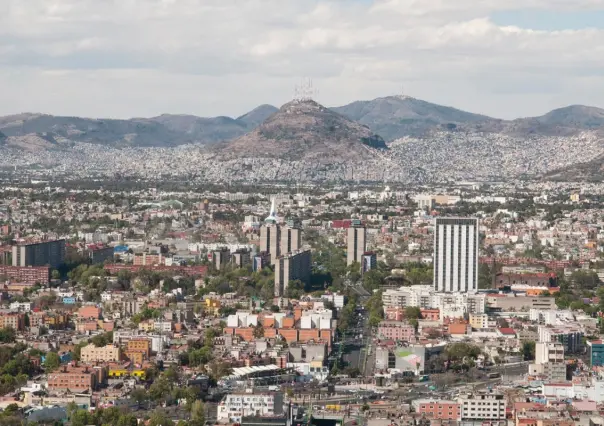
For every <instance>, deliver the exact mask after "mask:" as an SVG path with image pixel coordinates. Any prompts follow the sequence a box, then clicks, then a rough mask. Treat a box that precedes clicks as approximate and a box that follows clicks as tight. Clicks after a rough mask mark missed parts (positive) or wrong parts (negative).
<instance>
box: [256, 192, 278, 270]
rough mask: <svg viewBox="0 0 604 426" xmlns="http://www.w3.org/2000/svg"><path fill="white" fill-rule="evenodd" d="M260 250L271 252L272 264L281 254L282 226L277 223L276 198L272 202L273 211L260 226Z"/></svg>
mask: <svg viewBox="0 0 604 426" xmlns="http://www.w3.org/2000/svg"><path fill="white" fill-rule="evenodd" d="M260 251H261V252H267V253H270V255H271V256H270V259H271V260H270V262H271V265H274V264H275V262H276V261H277V258H278V257H279V256H280V255H281V227H280V226H279V225H278V224H277V211H276V208H275V199H274V198H273V200H272V202H271V211H270V213H269V215H268V216H267V218H266V219H264V225H262V227H261V228H260Z"/></svg>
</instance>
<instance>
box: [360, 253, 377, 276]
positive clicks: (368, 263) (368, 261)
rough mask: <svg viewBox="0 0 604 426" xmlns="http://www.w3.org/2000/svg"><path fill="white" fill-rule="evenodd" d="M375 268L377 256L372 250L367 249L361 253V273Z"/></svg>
mask: <svg viewBox="0 0 604 426" xmlns="http://www.w3.org/2000/svg"><path fill="white" fill-rule="evenodd" d="M375 268H377V256H376V255H375V253H374V252H372V251H368V252H367V253H364V254H363V262H362V263H361V273H363V274H364V273H365V272H369V271H371V270H372V269H375Z"/></svg>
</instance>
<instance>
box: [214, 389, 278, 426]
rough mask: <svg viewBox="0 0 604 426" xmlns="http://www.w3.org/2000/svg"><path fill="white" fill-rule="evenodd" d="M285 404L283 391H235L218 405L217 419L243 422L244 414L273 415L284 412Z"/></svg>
mask: <svg viewBox="0 0 604 426" xmlns="http://www.w3.org/2000/svg"><path fill="white" fill-rule="evenodd" d="M283 404H284V402H283V393H281V392H272V393H260V394H257V393H233V394H230V395H226V396H225V397H224V399H223V400H222V402H221V403H220V404H219V405H218V414H217V420H218V421H219V422H229V423H241V420H242V418H243V417H244V416H251V415H255V416H266V417H273V416H277V415H281V414H283V412H284V408H283Z"/></svg>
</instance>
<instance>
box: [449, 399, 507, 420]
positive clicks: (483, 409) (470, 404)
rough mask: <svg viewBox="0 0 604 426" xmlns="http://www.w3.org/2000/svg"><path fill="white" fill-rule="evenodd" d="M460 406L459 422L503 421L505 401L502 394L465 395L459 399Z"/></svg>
mask: <svg viewBox="0 0 604 426" xmlns="http://www.w3.org/2000/svg"><path fill="white" fill-rule="evenodd" d="M459 403H460V406H461V409H460V413H459V420H462V421H493V420H495V421H496V420H505V418H506V413H505V409H506V400H505V397H504V395H503V394H499V393H494V392H484V393H476V394H467V395H463V396H461V397H460V398H459Z"/></svg>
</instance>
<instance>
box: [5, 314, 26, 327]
mask: <svg viewBox="0 0 604 426" xmlns="http://www.w3.org/2000/svg"><path fill="white" fill-rule="evenodd" d="M0 323H1V324H2V328H12V329H13V330H16V331H23V330H24V329H25V314H23V313H6V314H3V315H2V316H0Z"/></svg>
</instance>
